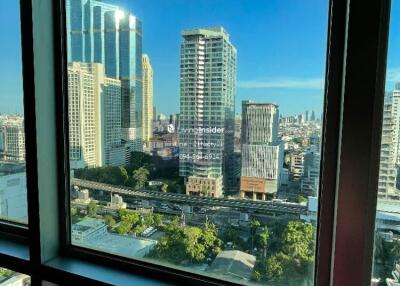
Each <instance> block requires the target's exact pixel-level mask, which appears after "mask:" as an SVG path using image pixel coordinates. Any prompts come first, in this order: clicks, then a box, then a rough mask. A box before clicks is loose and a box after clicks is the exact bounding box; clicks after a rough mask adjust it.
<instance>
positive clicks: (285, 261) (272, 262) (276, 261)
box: [265, 252, 290, 280]
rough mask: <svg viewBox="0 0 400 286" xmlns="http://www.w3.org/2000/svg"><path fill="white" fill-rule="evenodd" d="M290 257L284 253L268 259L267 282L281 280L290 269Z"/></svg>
mask: <svg viewBox="0 0 400 286" xmlns="http://www.w3.org/2000/svg"><path fill="white" fill-rule="evenodd" d="M289 262H290V257H289V256H288V255H286V254H284V253H282V252H279V253H276V254H274V255H272V256H270V257H268V259H267V261H266V263H265V267H266V269H265V277H266V278H267V280H279V279H280V278H281V277H282V276H285V275H284V273H285V271H287V269H288V265H289Z"/></svg>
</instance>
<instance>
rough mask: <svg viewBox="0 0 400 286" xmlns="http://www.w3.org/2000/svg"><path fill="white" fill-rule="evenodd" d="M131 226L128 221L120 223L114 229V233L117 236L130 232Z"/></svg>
mask: <svg viewBox="0 0 400 286" xmlns="http://www.w3.org/2000/svg"><path fill="white" fill-rule="evenodd" d="M132 226H133V224H132V223H130V222H129V221H121V222H120V224H119V225H118V226H117V227H116V229H115V230H116V231H117V233H118V234H127V233H129V232H130V231H131V229H132Z"/></svg>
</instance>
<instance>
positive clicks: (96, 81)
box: [68, 63, 125, 168]
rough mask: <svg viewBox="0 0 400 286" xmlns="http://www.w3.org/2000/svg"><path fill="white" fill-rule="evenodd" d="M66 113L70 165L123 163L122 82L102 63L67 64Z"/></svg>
mask: <svg viewBox="0 0 400 286" xmlns="http://www.w3.org/2000/svg"><path fill="white" fill-rule="evenodd" d="M68 113H69V116H68V118H69V142H70V143H69V148H70V160H71V167H72V168H84V167H98V166H105V165H111V166H118V165H122V164H124V161H125V148H124V146H123V145H122V143H121V81H120V80H117V79H113V78H108V77H105V73H104V66H103V65H102V64H86V63H71V64H69V65H68Z"/></svg>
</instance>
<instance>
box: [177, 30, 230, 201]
mask: <svg viewBox="0 0 400 286" xmlns="http://www.w3.org/2000/svg"><path fill="white" fill-rule="evenodd" d="M182 36H183V38H184V41H183V43H182V44H181V69H180V70H181V78H180V120H179V121H180V124H179V125H180V127H179V156H180V160H179V173H180V176H182V177H184V178H185V181H186V193H187V194H205V195H209V196H215V197H218V196H220V195H222V191H223V189H227V188H228V187H229V185H230V182H231V180H232V174H231V173H232V172H231V171H232V168H229V166H230V165H231V162H232V160H233V145H234V127H235V93H236V49H235V47H234V46H233V45H232V44H231V43H230V40H229V35H228V34H227V33H226V31H225V30H224V29H223V28H222V27H215V28H204V29H193V30H186V31H183V32H182Z"/></svg>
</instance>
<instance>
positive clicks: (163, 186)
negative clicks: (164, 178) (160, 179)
mask: <svg viewBox="0 0 400 286" xmlns="http://www.w3.org/2000/svg"><path fill="white" fill-rule="evenodd" d="M161 191H162V192H163V193H166V192H168V185H167V184H165V183H163V184H162V185H161Z"/></svg>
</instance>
